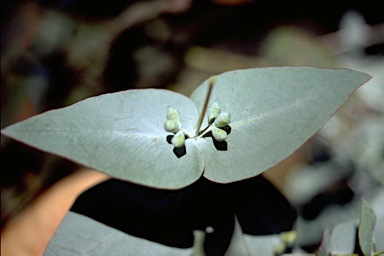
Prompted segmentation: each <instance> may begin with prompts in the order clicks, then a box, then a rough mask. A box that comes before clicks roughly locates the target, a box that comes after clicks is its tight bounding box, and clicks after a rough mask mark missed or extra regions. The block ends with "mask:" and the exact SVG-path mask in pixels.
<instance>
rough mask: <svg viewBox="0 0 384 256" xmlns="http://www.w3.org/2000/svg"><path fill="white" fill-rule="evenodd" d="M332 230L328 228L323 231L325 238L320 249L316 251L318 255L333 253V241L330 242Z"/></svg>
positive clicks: (326, 255) (325, 255) (324, 255)
mask: <svg viewBox="0 0 384 256" xmlns="http://www.w3.org/2000/svg"><path fill="white" fill-rule="evenodd" d="M330 237H331V231H330V229H329V228H326V229H325V230H324V232H323V239H322V240H321V244H320V247H319V249H318V250H317V252H316V256H329V255H330V254H331V243H330Z"/></svg>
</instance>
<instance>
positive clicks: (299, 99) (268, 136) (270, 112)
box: [191, 67, 370, 183]
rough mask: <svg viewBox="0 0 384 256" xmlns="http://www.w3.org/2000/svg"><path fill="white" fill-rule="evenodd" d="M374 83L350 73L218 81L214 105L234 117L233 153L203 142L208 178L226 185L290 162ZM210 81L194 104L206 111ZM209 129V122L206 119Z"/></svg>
mask: <svg viewBox="0 0 384 256" xmlns="http://www.w3.org/2000/svg"><path fill="white" fill-rule="evenodd" d="M369 79H370V76H369V75H367V74H364V73H360V72H356V71H352V70H346V69H318V68H311V67H283V68H260V69H248V70H237V71H231V72H227V73H224V74H222V75H219V76H217V82H216V84H215V85H214V87H213V91H212V95H211V98H210V103H209V105H210V104H212V103H213V102H215V101H218V102H219V104H220V108H221V110H222V111H225V112H229V113H231V116H232V121H231V123H230V126H231V128H232V130H231V133H230V134H229V135H228V138H227V140H226V141H227V146H228V150H227V151H217V150H215V147H214V145H213V143H212V141H211V140H210V139H203V140H198V143H197V146H198V148H199V150H200V151H201V152H204V153H203V154H202V156H203V158H204V164H205V172H204V176H205V177H207V178H208V179H210V180H212V181H216V182H221V183H228V182H232V181H237V180H241V179H246V178H250V177H253V176H255V175H258V174H260V173H261V172H263V171H265V170H266V169H268V168H270V167H272V166H274V165H275V164H277V163H278V162H280V161H282V160H283V159H285V158H286V157H288V156H289V155H290V154H291V153H292V152H293V151H295V150H296V149H297V148H298V147H299V146H300V145H302V144H303V143H304V142H305V141H306V140H308V139H309V138H310V137H311V136H312V135H313V134H314V133H315V132H316V131H317V130H319V128H320V127H321V126H322V125H323V124H324V123H325V122H326V121H327V120H328V119H329V118H330V117H331V116H332V114H334V112H335V111H336V110H337V109H338V108H339V107H340V105H341V104H342V103H343V102H344V101H345V100H346V99H347V98H348V97H349V96H350V95H351V93H352V92H353V91H354V90H356V89H357V88H358V87H359V86H361V85H362V84H364V83H365V82H367V81H368V80H369ZM207 90H208V81H206V82H204V83H203V85H202V86H200V87H198V88H197V89H196V90H195V91H194V92H193V94H192V96H191V99H192V100H193V101H194V102H195V103H196V105H197V109H198V110H200V109H201V108H202V105H203V102H204V100H203V99H204V94H205V93H206V91H207ZM204 121H205V123H204V124H203V126H204V125H207V118H204Z"/></svg>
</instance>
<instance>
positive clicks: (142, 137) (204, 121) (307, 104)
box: [2, 67, 370, 189]
mask: <svg viewBox="0 0 384 256" xmlns="http://www.w3.org/2000/svg"><path fill="white" fill-rule="evenodd" d="M369 79H370V76H369V75H367V74H364V73H360V72H356V71H352V70H347V69H318V68H311V67H281V68H259V69H248V70H236V71H231V72H227V73H224V74H221V75H218V76H216V77H214V78H211V79H208V80H207V81H205V82H204V83H203V84H202V85H200V86H199V87H198V88H197V89H196V90H195V91H194V92H193V93H192V95H191V96H190V98H188V97H186V96H184V95H181V94H179V93H176V92H172V91H168V90H163V89H137V90H128V91H122V92H117V93H111V94H104V95H101V96H97V97H92V98H88V99H86V100H83V101H81V102H78V103H76V104H74V105H72V106H69V107H65V108H62V109H57V110H51V111H48V112H46V113H43V114H40V115H37V116H34V117H32V118H29V119H27V120H25V121H23V122H20V123H17V124H14V125H11V126H9V127H7V128H5V129H4V130H2V134H4V135H6V136H8V137H10V138H13V139H15V140H18V141H21V142H23V143H25V144H28V145H30V146H33V147H36V148H38V149H41V150H43V151H46V152H50V153H53V154H57V155H59V156H62V157H65V158H68V159H70V160H73V161H75V162H78V163H80V164H83V165H86V166H88V167H91V168H94V169H96V170H99V171H101V172H105V173H107V174H109V175H111V176H113V177H116V178H119V179H123V180H128V181H132V182H135V183H138V184H142V185H146V186H151V187H157V188H167V189H176V188H181V187H185V186H187V185H189V184H191V183H193V182H194V181H196V180H197V179H198V178H199V177H200V176H201V175H204V177H206V178H208V179H209V180H212V181H214V182H219V183H229V182H234V181H238V180H242V179H247V178H250V177H254V176H256V175H258V174H260V173H262V172H263V171H265V170H267V169H268V168H270V167H272V166H274V165H276V164H277V163H279V162H280V161H281V160H283V159H285V158H286V157H288V156H289V155H290V154H292V152H294V151H295V150H296V149H297V148H298V147H300V145H302V144H303V143H304V142H305V141H306V140H308V139H309V138H310V137H311V136H312V135H313V134H314V133H315V132H316V131H317V130H318V129H319V128H320V127H321V126H322V125H323V124H324V123H325V122H326V121H327V120H328V119H329V118H330V117H331V116H332V114H334V113H335V111H336V110H337V109H338V108H339V107H340V105H341V104H342V103H343V102H344V101H345V100H346V99H347V98H348V97H349V96H350V95H351V93H352V92H354V91H355V90H356V89H357V88H358V87H359V86H361V85H362V84H364V83H365V82H367V81H368V80H369ZM222 118H223V119H224V120H222ZM143 170H146V171H145V172H144V171H143Z"/></svg>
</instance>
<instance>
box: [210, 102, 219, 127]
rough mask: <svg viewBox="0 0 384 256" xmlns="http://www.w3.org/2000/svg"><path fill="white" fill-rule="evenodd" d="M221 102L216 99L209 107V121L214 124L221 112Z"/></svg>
mask: <svg viewBox="0 0 384 256" xmlns="http://www.w3.org/2000/svg"><path fill="white" fill-rule="evenodd" d="M220 111H221V110H220V106H219V102H217V101H215V102H213V103H212V105H211V106H209V107H208V109H207V115H208V123H209V124H212V123H213V121H215V119H216V117H217V116H218V115H219V114H220Z"/></svg>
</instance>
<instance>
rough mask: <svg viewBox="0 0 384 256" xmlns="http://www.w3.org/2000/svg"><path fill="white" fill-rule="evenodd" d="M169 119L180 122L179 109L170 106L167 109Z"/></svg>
mask: <svg viewBox="0 0 384 256" xmlns="http://www.w3.org/2000/svg"><path fill="white" fill-rule="evenodd" d="M167 120H173V121H175V123H177V122H180V115H179V111H177V110H176V109H174V108H172V107H168V109H167Z"/></svg>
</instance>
